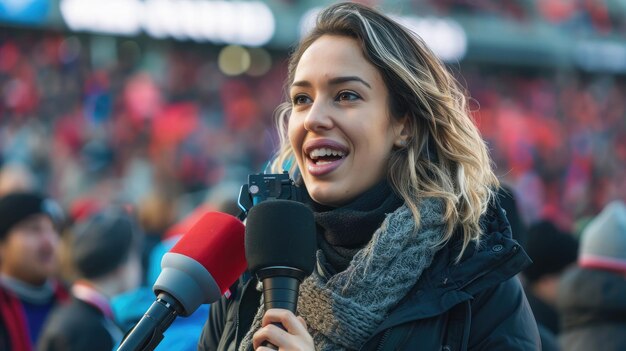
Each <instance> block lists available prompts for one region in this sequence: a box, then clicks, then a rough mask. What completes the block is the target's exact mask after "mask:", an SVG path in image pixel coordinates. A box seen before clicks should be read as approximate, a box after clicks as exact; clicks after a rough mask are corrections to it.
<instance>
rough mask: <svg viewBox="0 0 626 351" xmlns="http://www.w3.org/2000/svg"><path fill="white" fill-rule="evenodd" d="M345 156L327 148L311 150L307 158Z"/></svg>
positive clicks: (338, 151) (341, 152) (340, 152)
mask: <svg viewBox="0 0 626 351" xmlns="http://www.w3.org/2000/svg"><path fill="white" fill-rule="evenodd" d="M344 155H345V154H344V153H343V151H340V150H334V149H329V148H325V147H322V148H319V149H313V150H312V151H311V152H310V153H309V156H310V157H311V158H312V159H317V158H319V157H323V156H339V157H343V156H344Z"/></svg>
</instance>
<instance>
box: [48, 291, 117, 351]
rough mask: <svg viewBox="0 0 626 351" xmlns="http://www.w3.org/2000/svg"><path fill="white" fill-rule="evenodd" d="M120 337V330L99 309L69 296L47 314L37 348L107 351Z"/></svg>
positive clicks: (49, 350)
mask: <svg viewBox="0 0 626 351" xmlns="http://www.w3.org/2000/svg"><path fill="white" fill-rule="evenodd" d="M121 337H122V332H121V330H119V328H118V327H117V326H116V325H114V324H113V322H112V321H110V320H108V319H106V318H105V317H104V315H103V314H102V312H100V310H98V309H97V308H95V307H93V306H91V305H89V304H88V303H86V302H84V301H82V300H79V299H77V298H72V300H71V302H70V303H69V304H67V305H64V306H60V307H58V308H57V309H55V310H54V311H52V313H51V314H50V317H49V318H48V320H47V321H46V325H45V326H44V330H43V332H42V334H41V337H40V339H39V342H38V343H37V351H83V350H90V351H110V350H113V347H115V346H116V344H117V343H118V342H119V341H120V340H121Z"/></svg>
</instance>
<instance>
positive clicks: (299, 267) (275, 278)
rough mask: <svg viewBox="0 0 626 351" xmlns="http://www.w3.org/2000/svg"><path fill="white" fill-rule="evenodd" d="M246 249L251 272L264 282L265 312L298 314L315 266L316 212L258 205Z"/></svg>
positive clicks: (289, 204) (281, 203)
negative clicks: (302, 288)
mask: <svg viewBox="0 0 626 351" xmlns="http://www.w3.org/2000/svg"><path fill="white" fill-rule="evenodd" d="M245 247H246V261H248V269H249V270H250V272H251V273H252V274H254V275H255V276H256V277H257V278H258V279H259V281H261V282H262V283H263V298H264V301H265V302H264V307H265V310H266V311H267V310H268V309H270V308H283V309H287V310H289V311H291V312H293V313H294V314H295V313H296V307H297V305H298V291H299V287H300V283H302V281H303V280H304V278H306V277H307V276H308V275H309V274H311V272H313V267H314V266H315V250H316V248H317V242H316V236H315V219H314V218H313V212H311V210H310V209H309V208H308V207H306V206H305V205H303V204H301V203H299V202H296V201H291V200H269V201H264V202H261V203H259V204H258V205H256V206H254V207H252V209H251V210H250V212H249V214H248V219H247V222H246V234H245ZM279 326H280V325H279ZM280 327H281V328H282V326H280ZM283 329H284V328H283Z"/></svg>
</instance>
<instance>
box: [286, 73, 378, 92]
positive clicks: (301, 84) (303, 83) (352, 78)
mask: <svg viewBox="0 0 626 351" xmlns="http://www.w3.org/2000/svg"><path fill="white" fill-rule="evenodd" d="M347 82H359V83H361V84H363V85H365V86H366V87H368V88H370V89H372V86H371V85H369V83H368V82H366V81H364V80H363V79H361V78H359V77H357V76H346V77H335V78H331V79H330V80H329V81H328V85H339V84H343V83H347ZM291 86H292V87H310V86H311V83H310V82H309V81H306V80H299V81H296V82H293V83H292V84H291Z"/></svg>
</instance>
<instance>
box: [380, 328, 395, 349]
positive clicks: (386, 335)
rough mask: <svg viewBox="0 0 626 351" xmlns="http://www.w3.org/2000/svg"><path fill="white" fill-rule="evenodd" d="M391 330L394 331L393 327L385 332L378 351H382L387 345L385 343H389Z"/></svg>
mask: <svg viewBox="0 0 626 351" xmlns="http://www.w3.org/2000/svg"><path fill="white" fill-rule="evenodd" d="M391 329H393V327H391V328H389V329H387V330H385V333H384V334H383V337H382V338H381V339H380V343H378V347H377V348H376V351H382V349H383V345H385V341H387V338H388V337H389V334H390V333H391Z"/></svg>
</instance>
